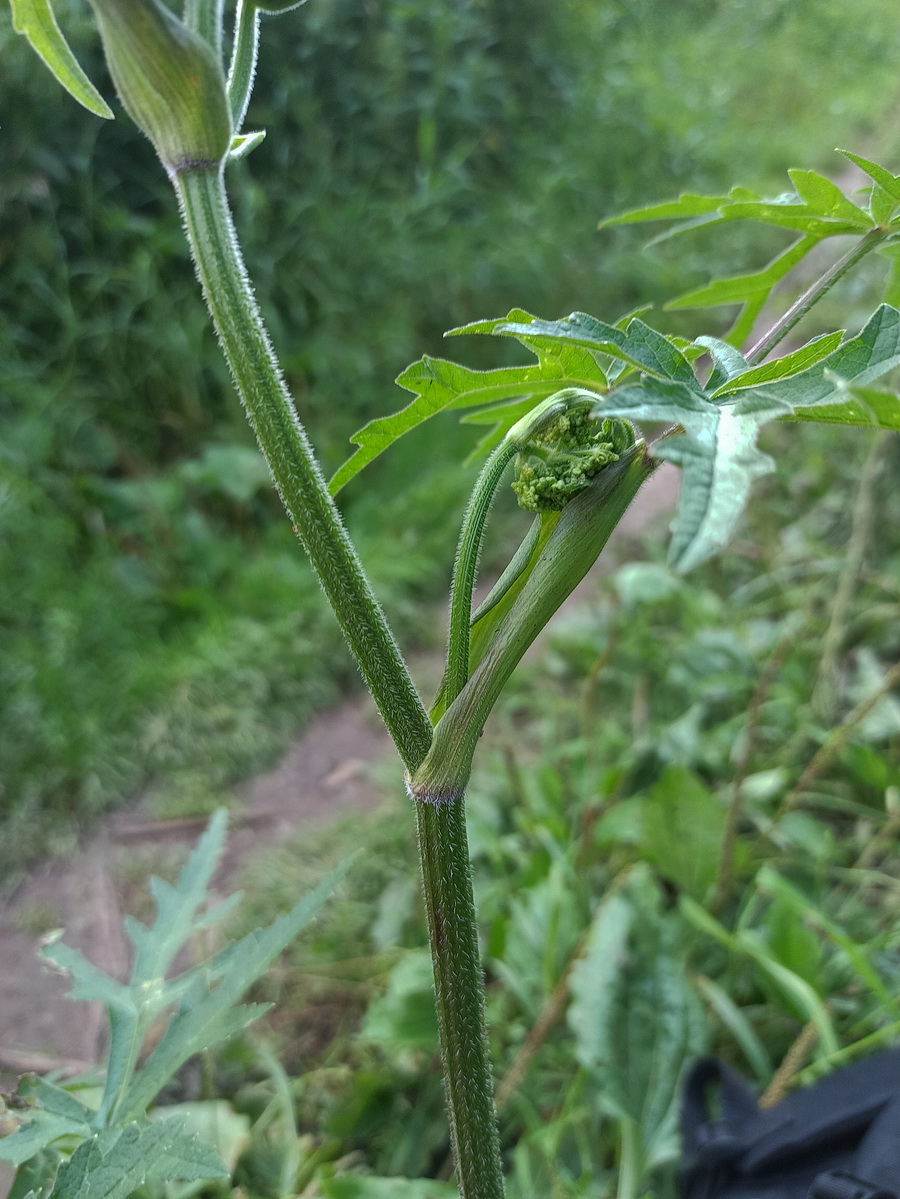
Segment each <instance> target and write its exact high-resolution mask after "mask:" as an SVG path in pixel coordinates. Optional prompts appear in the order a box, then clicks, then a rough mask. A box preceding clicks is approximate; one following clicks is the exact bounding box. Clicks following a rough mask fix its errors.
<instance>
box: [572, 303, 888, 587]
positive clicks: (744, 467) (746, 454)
mask: <svg viewBox="0 0 900 1199" xmlns="http://www.w3.org/2000/svg"><path fill="white" fill-rule="evenodd" d="M839 337H840V334H830V335H828V336H826V337H824V338H815V339H814V340H813V341H812V342H810V343H809V344H808V345H806V346H804V347H802V348H801V349H800V350H797V351H794V352H793V353H792V354H788V355H786V356H785V357H783V358H781V359H776V360H775V361H773V362H770V363H766V364H764V365H763V366H762V367H752V368H750V369H749V370H747V371H744V372H742V373H733V372H734V369H735V367H736V366H737V365H738V364H737V360H736V359H733V358H728V357H727V356H726V354H725V352H724V350H723V349H722V348H721V343H720V344H719V345H717V344H716V343H715V342H711V341H710V339H704V342H703V344H704V345H705V346H706V347H707V348H709V349H710V352H711V353H713V354H714V361H715V362H716V369H715V371H714V374H713V375H712V376H711V381H712V382H713V383H714V384H715V383H716V382H718V379H719V378H720V377H721V375H722V374H727V373H731V378H729V379H728V380H727V381H726V382H725V383H723V384H721V385H720V386H719V387H718V388H717V389H715V390H713V391H712V392H710V391H709V390H707V391H706V392H703V391H697V390H695V389H694V388H690V387H687V386H686V385H685V384H683V383H680V382H664V381H661V380H659V379H650V378H646V377H645V378H644V379H642V380H641V381H640V382H637V383H627V384H625V385H623V386H622V387H616V388H613V389H612V391H610V392H609V394H608V395H607V396H606V397H605V398H604V399H602V400H600V401H598V403H597V405H596V408H595V411H596V413H597V415H598V416H617V417H624V418H626V419H630V420H636V421H642V420H643V421H667V422H671V423H672V424H673V425H675V426H678V428H677V429H676V430H673V431H672V432H671V433H670V434H668V435H667V436H666V437H664V438H663V439H661V440H660V441H658V442H657V443H656V444H655V446H654V454H655V456H656V457H657V458H663V459H664V460H666V461H669V462H674V463H676V465H678V466H680V467H681V468H682V472H683V480H682V486H681V492H680V495H679V502H678V511H677V514H676V518H675V521H674V524H673V527H672V543H671V546H670V551H669V552H670V560H671V562H672V564H673V565H674V566H676V567H677V568H678V569H679V570H682V571H686V570H690V569H692V568H693V567H694V566H697V565H699V564H700V563H701V562H703V561H705V560H706V559H707V558H709V557H710V556H711V555H712V554H714V553H715V552H716V551H717V550H719V549H721V548H722V547H723V546H724V545H725V544H726V543H727V542H728V540H729V538H730V537H731V534H732V532H733V530H734V527H735V524H736V523H737V520H738V518H739V516H740V514H741V512H742V511H743V508H744V506H745V504H746V502H747V497H748V495H749V492H750V487H751V485H752V483H753V480H754V479H755V478H757V477H758V476H760V475H762V474H765V473H766V472H768V471H770V470H772V469H773V466H774V464H773V463H772V460H771V459H770V458H769V457H768V456H767V455H765V454H763V453H761V452H760V451H759V450H758V449H757V448H756V438H757V435H758V433H759V430H760V428H761V427H762V426H763V425H765V424H767V423H768V422H769V421H771V420H776V419H779V418H782V419H798V420H815V419H817V415H816V414H817V410H819V411H821V412H822V416H823V419H824V420H825V421H826V422H835V421H837V420H841V417H840V414H839V411H838V410H841V411H843V413H844V416H843V419H842V423H846V424H861V425H867V426H871V425H872V424H879V425H880V426H881V427H883V428H896V427H897V423H898V422H900V411H898V410H900V402H898V401H897V400H896V399H894V398H893V397H888V396H885V395H883V394H882V393H872V395H873V396H874V402H873V405H869V406H868V407H867V402H866V400H865V398H864V395H865V393H862V392H861V391H860V390H859V388H860V385H861V386H863V387H864V385H865V384H866V383H869V382H871V381H872V380H873V379H875V378H878V377H879V376H880V375H884V374H886V373H887V372H888V371H889V370H891V369H893V367H895V366H898V365H900V311H898V310H897V309H895V308H891V307H889V306H888V305H884V304H883V305H882V306H881V307H880V308H878V309H877V310H876V312H875V313H874V314H873V315H872V317H871V318H870V319H869V321H868V322H867V324H866V326H865V328H864V329H863V330H862V331H861V332H860V333H859V334H858V335H857V336H856V337H853V338H850V339H849V340H847V341H845V342H843V343H842V344H841V345H839V346H836V347H835V348H830V347H834V346H835V341H836V340H837V339H839ZM823 354H824V356H823ZM804 364H806V365H805V366H804ZM892 399H893V403H891V400H892Z"/></svg>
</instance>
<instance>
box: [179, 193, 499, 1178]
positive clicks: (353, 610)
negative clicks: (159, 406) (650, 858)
mask: <svg viewBox="0 0 900 1199" xmlns="http://www.w3.org/2000/svg"><path fill="white" fill-rule="evenodd" d="M173 183H174V185H175V190H176V192H177V195H178V199H179V203H180V205H181V209H182V213H183V215H184V221H185V226H186V229H187V234H188V239H189V241H190V244H191V250H192V252H193V255H194V261H195V264H196V268H197V273H198V275H199V278H200V282H201V284H202V286H203V291H204V294H205V296H206V300H207V303H208V304H209V308H210V311H211V313H212V316H213V320H214V323H215V326H216V330H217V332H218V334H219V338H220V339H221V342H222V347H223V349H224V351H225V356H226V358H227V359H228V363H229V365H230V367H231V370H232V373H233V375H234V378H235V381H236V383H237V387H238V391H239V392H240V395H241V399H242V401H243V403H244V406H245V408H246V410H247V415H248V417H249V419H250V423H251V424H252V426H253V429H254V431H255V433H256V436H257V439H258V441H259V444H260V447H261V449H262V451H263V454H264V455H265V457H266V460H267V461H268V463H269V467H270V469H271V471H272V475H273V478H274V480H275V484H276V486H277V488H278V490H279V493H280V494H281V498H282V500H283V501H284V504H285V507H286V508H287V510H288V513H289V514H290V516H291V519H292V520H293V523H294V527H295V529H296V531H297V534H298V536H299V537H300V540H301V541H302V543H303V546H304V548H305V550H306V552H307V553H308V555H309V557H310V560H311V562H312V564H313V567H314V568H315V570H316V573H317V575H318V577H319V580H320V582H321V583H322V586H323V588H324V590H325V592H326V594H327V596H328V599H329V601H330V602H331V606H332V608H333V609H334V612H335V615H336V616H337V619H338V621H339V623H340V625H341V628H342V630H343V632H344V635H345V637H346V638H347V641H348V643H349V645H350V648H351V650H352V651H353V654H354V656H355V657H356V660H357V662H358V664H359V667H360V670H361V671H362V674H363V677H364V678H365V680H366V683H367V684H368V687H369V690H370V691H371V692H372V695H373V697H374V699H375V702H376V704H377V705H378V708H379V710H380V712H381V715H382V717H383V719H384V722H385V724H386V725H387V728H388V731H389V732H390V734H391V736H392V737H393V739H394V742H395V744H396V746H397V749H398V750H399V752H400V755H401V757H402V758H403V760H404V762H405V763H406V766H407V768H408V769H409V770H410V771H415V770H416V769H417V768H418V766H419V765H420V763H421V762H422V760H423V759H424V757H425V755H426V753H427V752H428V748H429V745H430V743H431V735H432V729H431V723H430V721H429V720H428V716H427V715H426V713H425V710H424V708H423V707H422V703H421V701H420V699H419V696H418V693H417V692H416V690H415V687H414V686H413V683H412V680H411V679H410V677H409V673H408V671H407V669H406V666H405V664H404V662H403V659H402V657H401V656H400V651H399V649H398V648H397V644H396V642H395V641H394V638H393V636H392V634H391V632H390V629H389V627H388V624H387V621H386V620H385V617H384V614H383V612H382V610H381V607H380V605H379V604H378V601H377V600H376V598H375V596H374V593H373V592H372V589H371V587H370V585H369V583H368V580H367V578H366V576H365V573H364V572H363V568H362V565H361V563H360V562H359V559H358V557H357V555H356V551H355V549H354V547H353V544H352V542H351V541H350V538H349V536H348V534H347V531H346V529H345V527H344V524H343V522H342V520H341V517H340V514H339V513H338V511H337V508H336V507H335V505H334V502H333V500H332V499H331V497H330V496H329V494H328V490H327V488H326V486H325V481H324V478H323V476H322V472H321V470H320V469H319V465H318V462H317V460H316V458H315V455H314V453H313V450H312V447H311V446H310V444H309V441H308V439H307V437H306V433H305V431H304V429H303V427H302V425H301V424H300V422H299V420H298V418H297V414H296V411H295V410H294V405H293V402H292V401H291V397H290V395H289V393H288V390H287V388H286V386H285V384H284V380H283V378H282V376H281V371H280V369H279V366H278V362H277V360H276V358H275V355H274V352H273V350H272V347H271V344H270V342H269V339H268V336H267V334H266V331H265V327H264V326H263V323H262V318H261V316H260V313H259V308H258V306H257V304H256V301H255V299H254V297H253V293H252V291H251V289H250V285H249V282H248V279H247V274H246V270H245V268H244V264H243V260H242V257H241V253H240V249H239V246H238V243H237V239H236V236H235V232H234V227H233V224H232V221H231V214H230V212H229V208H228V201H227V197H226V195H225V188H224V183H223V179H222V172H221V169H220V170H217V171H207V170H192V171H184V172H181V173H179V174H176V175H175V176H174V178H173ZM415 808H416V824H417V829H418V836H419V854H420V859H421V864H422V880H423V886H424V891H425V906H426V910H427V913H428V926H429V932H430V936H431V951H432V959H433V961H434V973H435V992H436V1002H437V1010H438V1024H439V1028H440V1033H441V1052H442V1056H443V1061H444V1077H445V1085H446V1091H447V1103H448V1108H449V1115H450V1129H451V1137H452V1140H453V1147H454V1154H455V1157H456V1163H457V1176H458V1180H459V1186H460V1190H461V1194H462V1197H463V1199H501V1197H502V1195H503V1176H502V1171H501V1162H500V1152H499V1141H498V1136H497V1128H496V1117H495V1115H494V1107H493V1097H492V1082H491V1069H490V1062H489V1058H488V1054H487V1041H486V1034H485V1026H484V985H483V980H482V975H481V964H480V960H479V950H478V932H477V927H476V923H475V905H474V899H473V896H472V879H471V867H470V864H469V853H468V845H467V840H466V827H465V809H464V806H463V802H462V800H461V799H459V800H457V801H455V802H453V803H448V804H441V805H438V806H434V805H431V804H428V803H421V802H417V803H416V805H415Z"/></svg>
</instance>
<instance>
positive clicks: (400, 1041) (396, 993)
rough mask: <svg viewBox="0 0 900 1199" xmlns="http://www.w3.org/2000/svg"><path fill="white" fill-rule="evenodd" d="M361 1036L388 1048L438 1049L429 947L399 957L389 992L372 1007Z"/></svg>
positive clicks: (391, 974)
mask: <svg viewBox="0 0 900 1199" xmlns="http://www.w3.org/2000/svg"><path fill="white" fill-rule="evenodd" d="M360 1036H361V1037H362V1039H363V1040H365V1041H377V1042H379V1043H381V1044H382V1045H384V1046H385V1047H386V1048H387V1049H388V1050H391V1049H394V1050H396V1048H398V1047H401V1046H405V1047H407V1048H413V1049H426V1050H428V1051H429V1052H430V1053H434V1052H437V1048H438V1026H437V1014H436V1012H435V1007H434V970H433V968H432V965H431V955H430V954H429V953H428V951H427V950H421V951H415V952H412V953H408V954H406V956H405V957H403V958H401V959H400V961H399V962H398V963H397V965H396V966H395V967H394V968H393V970H392V971H391V973H390V976H389V978H388V987H387V991H386V992H385V993H384V995H382V996H380V997H379V998H378V999H376V1000H375V1002H374V1003H372V1004H371V1005H370V1006H369V1008H368V1010H367V1012H366V1015H365V1019H364V1020H363V1024H362V1028H361V1029H360Z"/></svg>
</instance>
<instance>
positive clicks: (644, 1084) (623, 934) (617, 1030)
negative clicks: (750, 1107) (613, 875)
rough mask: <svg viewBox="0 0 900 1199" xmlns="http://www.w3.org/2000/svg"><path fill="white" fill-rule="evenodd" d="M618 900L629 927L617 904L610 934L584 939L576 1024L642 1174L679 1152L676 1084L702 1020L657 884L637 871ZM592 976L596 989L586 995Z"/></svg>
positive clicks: (603, 1097)
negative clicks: (632, 1138) (627, 912)
mask: <svg viewBox="0 0 900 1199" xmlns="http://www.w3.org/2000/svg"><path fill="white" fill-rule="evenodd" d="M622 902H624V903H625V904H626V907H630V908H631V917H630V924H629V927H628V928H627V930H626V929H624V928H623V923H624V920H623V915H624V910H622V914H620V915H618V916H617V917H616V918H615V923H614V924H613V923H612V922H611V921H610V929H609V931H610V932H611V933H612V936H609V935H606V936H598V937H597V939H596V941H595V942H594V944H593V945H591V946H590V947H589V950H588V952H589V954H590V961H589V962H588V960H587V959H585V962H584V963H579V966H582V965H583V967H584V968H583V969H582V971H581V974H580V975H576V973H575V970H578V969H579V966H576V968H575V970H573V976H572V991H573V1012H574V1015H575V1022H574V1025H573V1027H574V1028H575V1031H576V1036H577V1037H578V1049H577V1052H578V1053H579V1058H580V1060H582V1062H583V1063H584V1064H585V1065H586V1066H587V1068H588V1069H590V1070H591V1072H592V1074H593V1075H594V1077H595V1079H596V1085H597V1087H598V1100H599V1102H600V1104H601V1106H602V1107H603V1108H604V1109H605V1110H606V1111H607V1112H608V1113H609V1114H610V1115H611V1116H613V1117H614V1118H615V1119H617V1120H618V1121H619V1122H620V1125H623V1126H624V1125H626V1124H628V1125H630V1126H631V1129H630V1131H631V1132H632V1133H634V1135H636V1136H637V1137H638V1138H639V1139H638V1145H637V1153H636V1156H637V1158H638V1162H639V1170H640V1173H641V1174H642V1175H643V1174H646V1173H647V1172H648V1171H650V1170H651V1169H653V1168H654V1167H655V1166H657V1165H660V1164H662V1163H663V1162H666V1161H671V1160H673V1159H674V1158H675V1157H676V1156H677V1154H678V1137H677V1129H676V1125H677V1111H678V1102H679V1091H678V1085H679V1082H680V1078H681V1075H682V1072H683V1070H684V1067H685V1065H686V1064H687V1062H688V1061H689V1060H690V1059H691V1058H693V1057H695V1056H696V1055H697V1054H699V1053H701V1052H702V1051H703V1049H704V1048H705V1045H706V1021H705V1017H704V1013H703V1011H702V1009H701V1007H700V1004H699V1002H698V1000H697V997H696V995H695V994H694V991H693V989H692V987H691V986H690V984H689V982H688V980H687V976H686V974H685V971H684V966H683V964H682V962H681V954H680V951H679V945H678V925H677V922H676V921H675V920H674V919H673V918H672V917H671V916H667V915H665V914H664V912H663V911H662V901H661V896H660V892H659V888H658V886H657V884H656V883H655V882H654V881H653V879H652V878H651V877H650V876H649V874H648V873H646V872H644V871H642V870H637V871H635V872H634V873H633V874H632V877H631V878H630V879H629V882H628V884H627V887H626V891H625V896H624V898H623V900H622ZM609 903H610V906H611V905H612V901H609ZM592 934H593V930H592ZM604 947H605V955H604ZM592 975H593V976H594V977H595V978H596V979H597V980H598V981H599V983H600V985H601V986H602V988H603V989H602V990H601V991H600V993H599V995H598V996H597V997H596V999H595V1000H594V1002H593V1004H592V996H591V991H590V985H591V977H592ZM576 984H577V990H576ZM570 1019H572V1014H570Z"/></svg>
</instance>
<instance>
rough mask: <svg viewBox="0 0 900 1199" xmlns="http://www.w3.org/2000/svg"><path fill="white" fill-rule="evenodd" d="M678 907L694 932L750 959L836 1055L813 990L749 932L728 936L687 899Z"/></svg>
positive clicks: (822, 1008) (825, 1014) (834, 1037)
mask: <svg viewBox="0 0 900 1199" xmlns="http://www.w3.org/2000/svg"><path fill="white" fill-rule="evenodd" d="M679 907H680V910H681V913H682V915H683V916H684V917H685V919H687V920H688V921H689V922H690V923H691V924H693V925H694V927H695V928H697V929H699V931H700V932H702V933H704V934H705V935H706V936H708V937H710V938H712V940H714V941H717V942H718V943H719V944H720V945H723V946H724V947H725V948H726V949H729V950H731V951H732V952H733V953H737V954H741V955H744V956H746V957H749V958H750V959H751V960H752V961H754V962H755V963H756V965H757V966H758V967H759V968H760V970H761V971H762V972H763V974H765V975H766V976H767V977H768V978H769V979H770V980H771V981H772V982H774V983H775V985H776V987H777V989H778V990H779V991H780V992H781V994H782V995H783V996H785V997H786V998H787V1000H788V1002H789V1003H790V1004H791V1007H792V1008H793V1009H794V1010H795V1012H798V1013H799V1014H800V1015H801V1018H803V1019H806V1020H811V1021H812V1022H813V1023H814V1024H815V1026H816V1028H817V1029H818V1032H819V1040H820V1043H821V1046H822V1049H823V1050H824V1052H826V1053H835V1052H836V1051H837V1049H838V1040H837V1034H836V1033H835V1031H834V1024H833V1023H832V1020H831V1017H830V1016H829V1015H828V1011H827V1009H826V1008H825V1005H824V1004H823V1002H822V1000H821V998H820V997H819V995H817V994H816V992H815V990H814V989H813V988H812V987H811V986H810V985H809V983H808V982H806V980H805V979H802V978H800V977H799V975H797V974H795V973H794V972H793V971H792V970H789V969H788V968H787V967H786V966H782V965H781V963H780V962H776V961H775V960H774V959H773V957H772V956H771V954H770V953H769V951H768V948H767V946H766V945H765V943H764V942H763V941H762V939H761V938H760V937H759V935H758V934H757V933H755V932H754V931H753V930H752V929H746V930H742V931H741V932H739V933H730V932H729V931H728V930H727V929H726V928H724V927H723V925H721V924H720V923H719V922H718V920H716V919H715V917H713V916H710V914H709V912H707V911H706V910H705V909H704V908H702V907H701V906H700V904H699V903H696V902H695V901H694V900H693V899H691V898H689V897H688V896H687V895H683V896H682V897H681V900H680V903H679Z"/></svg>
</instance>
